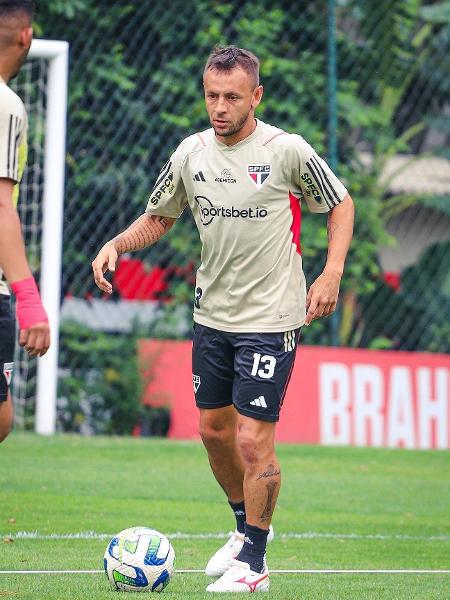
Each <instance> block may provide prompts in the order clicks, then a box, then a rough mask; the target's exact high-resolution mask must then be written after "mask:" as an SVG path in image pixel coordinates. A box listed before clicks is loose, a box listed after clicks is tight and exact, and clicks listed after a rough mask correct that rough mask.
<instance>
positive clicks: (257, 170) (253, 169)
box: [247, 165, 271, 189]
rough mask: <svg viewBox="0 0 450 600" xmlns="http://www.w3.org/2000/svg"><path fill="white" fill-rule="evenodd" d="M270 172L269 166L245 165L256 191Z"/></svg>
mask: <svg viewBox="0 0 450 600" xmlns="http://www.w3.org/2000/svg"><path fill="white" fill-rule="evenodd" d="M270 171H271V166H270V165H247V173H248V176H249V177H250V179H251V180H252V181H253V183H254V184H255V185H256V187H257V188H258V189H259V188H260V187H261V186H262V185H263V184H264V182H265V181H267V179H268V178H269V175H270Z"/></svg>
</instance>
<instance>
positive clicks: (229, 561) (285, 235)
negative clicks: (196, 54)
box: [93, 46, 354, 592]
mask: <svg viewBox="0 0 450 600" xmlns="http://www.w3.org/2000/svg"><path fill="white" fill-rule="evenodd" d="M203 83H204V94H205V102H206V109H207V112H208V116H209V119H210V122H211V126H212V128H211V129H208V130H206V131H202V132H200V133H196V134H194V135H191V136H189V137H188V138H186V139H185V140H184V141H182V142H181V144H180V145H179V146H178V148H177V149H176V150H175V152H174V154H173V155H172V156H171V158H170V159H169V161H168V162H167V163H166V164H165V165H164V167H163V169H162V171H161V173H160V175H159V177H158V179H157V181H156V183H155V186H154V190H153V192H152V193H151V195H150V198H149V201H148V205H147V208H146V211H145V214H143V215H142V216H140V217H139V218H138V219H137V220H136V221H135V222H134V223H133V224H132V225H131V226H130V227H129V228H128V229H126V230H125V231H124V232H123V233H121V234H119V235H118V236H117V237H115V238H114V239H113V240H111V241H109V242H107V243H106V244H105V245H104V246H103V248H102V249H101V250H100V252H99V254H98V256H97V257H96V259H95V260H94V261H93V270H94V277H95V281H96V283H97V285H98V286H99V288H100V289H102V290H103V291H105V292H108V293H111V290H112V286H111V284H110V283H109V282H108V281H107V280H106V279H105V277H104V274H105V272H106V270H109V271H114V269H115V265H116V261H117V258H118V256H119V255H120V254H122V253H124V252H130V251H132V250H138V249H140V248H145V247H146V246H149V245H151V244H153V243H155V242H156V241H157V240H159V239H160V238H161V236H163V235H164V234H165V233H167V232H168V231H169V229H170V228H171V227H172V225H173V224H174V222H175V220H176V219H177V218H178V217H179V216H180V214H181V213H182V211H183V210H184V209H185V208H186V207H187V206H189V208H190V209H191V211H192V213H193V215H194V219H195V222H196V225H197V227H198V230H199V233H200V239H201V241H202V255H201V265H200V268H199V269H198V271H197V280H196V288H195V299H194V340H193V385H194V391H195V398H196V404H197V406H198V408H199V410H200V435H201V437H202V440H203V443H204V445H205V447H206V450H207V452H208V458H209V462H210V465H211V469H212V471H213V473H214V475H215V477H216V479H217V481H218V483H219V484H220V486H221V487H222V488H223V490H224V492H225V494H226V496H227V499H228V501H229V504H230V506H231V508H232V510H233V511H234V514H235V517H236V531H235V532H234V533H233V534H232V535H231V537H230V539H229V540H228V542H227V543H226V544H225V546H223V547H222V548H220V549H219V550H218V551H217V552H216V553H215V554H214V556H213V557H212V558H211V560H210V561H209V563H208V565H207V567H206V573H207V574H208V575H211V576H215V577H218V579H217V580H216V581H215V582H213V583H211V584H210V585H209V586H208V587H207V591H210V592H255V591H256V592H257V591H267V590H268V588H269V577H268V568H267V565H266V560H265V552H266V543H267V538H268V536H269V532H270V531H271V528H270V522H271V519H272V513H273V510H274V508H275V503H276V500H277V496H278V493H279V490H280V483H281V474H280V465H279V463H278V460H277V457H276V453H275V448H274V437H275V427H276V423H277V421H278V418H279V413H280V409H281V405H282V403H283V398H284V395H285V392H286V388H287V385H288V382H289V378H290V375H291V372H292V368H293V364H294V357H295V351H296V346H297V343H298V340H299V333H300V328H301V326H302V325H309V324H310V323H311V321H313V319H316V318H319V317H323V316H326V315H329V314H331V313H332V312H333V311H334V310H335V307H336V302H337V298H338V292H339V284H340V280H341V276H342V272H343V268H344V261H345V258H346V255H347V251H348V248H349V245H350V241H351V237H352V230H353V215H354V209H353V202H352V199H351V198H350V196H349V194H348V192H347V190H346V189H345V187H344V186H343V184H342V183H341V182H340V181H339V180H338V179H337V177H336V176H335V175H334V174H333V173H332V172H331V170H330V169H329V167H328V166H327V164H326V163H325V162H324V161H323V160H322V159H321V158H320V157H319V156H318V155H317V154H316V153H315V151H314V150H313V148H312V147H311V146H310V145H309V144H308V143H307V142H306V141H305V140H304V139H303V138H302V137H300V136H299V135H295V134H288V133H286V132H285V131H283V130H281V129H278V128H277V127H273V126H272V125H268V124H266V123H263V122H262V121H260V120H257V119H255V109H256V107H257V106H258V104H259V103H260V101H261V97H262V94H263V88H262V86H261V85H260V83H259V61H258V59H257V58H256V57H255V56H254V55H253V54H252V53H251V52H248V51H246V50H243V49H240V48H236V47H234V46H230V47H227V48H217V49H215V50H214V51H213V52H212V54H211V55H210V57H209V59H208V61H207V64H206V67H205V70H204V74H203ZM292 101H293V102H295V98H293V99H292ZM301 201H304V202H305V203H306V205H307V206H308V208H309V210H310V211H312V212H314V213H328V257H327V261H326V265H325V268H324V270H323V272H322V274H321V275H320V276H319V277H318V278H317V279H316V281H314V283H313V284H312V285H311V286H310V288H309V291H308V294H306V285H305V278H304V275H303V271H302V257H301V246H300V221H301V209H300V205H301Z"/></svg>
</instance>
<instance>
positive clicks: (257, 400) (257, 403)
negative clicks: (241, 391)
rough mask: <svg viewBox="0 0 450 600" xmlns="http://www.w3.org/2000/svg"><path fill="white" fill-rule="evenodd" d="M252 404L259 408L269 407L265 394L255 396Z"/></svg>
mask: <svg viewBox="0 0 450 600" xmlns="http://www.w3.org/2000/svg"><path fill="white" fill-rule="evenodd" d="M250 404H251V405H252V406H257V407H258V408H267V404H266V399H265V398H264V396H260V397H259V398H255V399H254V400H252V401H251V402H250Z"/></svg>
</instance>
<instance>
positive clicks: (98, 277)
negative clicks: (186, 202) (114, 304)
mask: <svg viewBox="0 0 450 600" xmlns="http://www.w3.org/2000/svg"><path fill="white" fill-rule="evenodd" d="M175 220H176V219H173V218H171V217H162V216H159V215H150V214H147V213H145V214H143V215H141V216H140V217H139V218H138V219H136V221H134V222H133V223H132V224H131V225H130V226H129V227H128V229H125V231H123V232H122V233H120V234H119V235H118V236H116V237H115V238H113V239H112V240H110V241H109V242H106V244H105V245H104V246H103V247H102V249H101V250H100V252H99V253H98V254H97V256H96V258H95V259H94V261H93V262H92V270H93V271H94V280H95V283H96V285H97V286H98V287H99V288H100V289H101V290H102V291H103V292H106V293H107V294H111V293H112V285H111V284H110V282H109V281H108V280H107V279H105V277H104V274H105V273H106V271H110V272H112V273H113V272H114V271H115V270H116V263H117V259H118V257H119V255H120V254H124V253H125V252H133V251H135V250H142V249H143V248H147V247H148V246H152V245H153V244H155V243H156V242H157V241H158V240H159V239H160V238H162V236H163V235H164V234H165V233H167V232H168V231H169V229H170V228H171V227H172V225H173V224H174V223H175Z"/></svg>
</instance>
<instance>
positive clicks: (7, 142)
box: [0, 79, 28, 295]
mask: <svg viewBox="0 0 450 600" xmlns="http://www.w3.org/2000/svg"><path fill="white" fill-rule="evenodd" d="M27 127H28V119H27V113H26V110H25V107H24V105H23V102H22V100H21V99H20V98H19V96H18V95H17V94H15V93H14V92H13V91H12V90H11V89H10V88H9V87H8V86H7V85H6V84H5V82H4V81H3V80H2V79H0V178H5V179H12V180H13V181H15V182H16V184H17V185H16V186H15V188H14V194H13V201H14V203H15V204H17V199H18V197H19V185H18V183H19V181H20V179H21V177H22V173H23V170H24V168H25V164H26V161H27ZM0 235H1V223H0ZM0 294H6V295H9V289H8V286H7V284H6V280H5V278H4V275H3V271H2V270H1V269H0Z"/></svg>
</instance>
